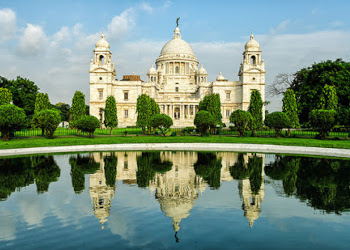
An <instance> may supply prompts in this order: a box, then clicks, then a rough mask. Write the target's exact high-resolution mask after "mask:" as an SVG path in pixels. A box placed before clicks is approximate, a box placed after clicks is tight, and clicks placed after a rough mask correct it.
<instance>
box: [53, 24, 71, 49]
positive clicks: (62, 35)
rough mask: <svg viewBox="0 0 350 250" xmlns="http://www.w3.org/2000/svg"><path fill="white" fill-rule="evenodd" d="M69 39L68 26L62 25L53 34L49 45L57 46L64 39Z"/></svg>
mask: <svg viewBox="0 0 350 250" xmlns="http://www.w3.org/2000/svg"><path fill="white" fill-rule="evenodd" d="M70 39H71V35H70V30H69V28H68V27H66V26H64V27H62V28H61V29H60V30H59V31H58V32H57V33H55V34H54V35H53V38H52V41H51V46H52V47H57V46H59V45H60V44H61V43H63V42H65V41H69V40H70Z"/></svg>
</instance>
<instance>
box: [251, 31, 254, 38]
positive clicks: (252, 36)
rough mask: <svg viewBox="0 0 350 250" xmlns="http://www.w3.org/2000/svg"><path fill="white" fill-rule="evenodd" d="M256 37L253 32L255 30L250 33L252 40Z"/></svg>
mask: <svg viewBox="0 0 350 250" xmlns="http://www.w3.org/2000/svg"><path fill="white" fill-rule="evenodd" d="M252 39H254V34H253V31H252V33H251V34H250V40H252Z"/></svg>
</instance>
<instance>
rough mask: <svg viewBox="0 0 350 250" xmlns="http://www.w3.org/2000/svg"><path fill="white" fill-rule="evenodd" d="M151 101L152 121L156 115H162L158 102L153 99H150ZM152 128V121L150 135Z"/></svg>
mask: <svg viewBox="0 0 350 250" xmlns="http://www.w3.org/2000/svg"><path fill="white" fill-rule="evenodd" d="M149 101H150V108H151V119H152V117H154V116H155V115H158V114H159V113H160V108H159V105H158V103H156V101H155V100H154V99H153V98H150V99H149ZM151 127H152V125H151V120H150V123H149V126H148V133H150V132H151ZM153 129H154V130H155V129H156V128H153ZM154 132H155V131H154Z"/></svg>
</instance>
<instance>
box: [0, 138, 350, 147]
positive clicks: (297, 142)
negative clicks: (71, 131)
mask: <svg viewBox="0 0 350 250" xmlns="http://www.w3.org/2000/svg"><path fill="white" fill-rule="evenodd" d="M196 142H198V143H250V144H272V145H289V146H308V147H323V148H346V149H350V140H317V139H304V138H279V139H277V138H271V137H243V138H238V137H233V136H222V137H221V138H220V137H219V136H210V137H200V136H174V137H171V136H167V137H161V136H154V135H151V136H126V137H124V136H96V137H94V138H87V137H83V136H72V137H57V138H55V139H46V138H37V137H36V138H21V139H12V140H10V141H7V142H4V141H0V149H9V148H30V147H51V146H71V145H93V144H119V143H196ZM184 149H186V146H184ZM208 150H209V151H210V149H209V148H208Z"/></svg>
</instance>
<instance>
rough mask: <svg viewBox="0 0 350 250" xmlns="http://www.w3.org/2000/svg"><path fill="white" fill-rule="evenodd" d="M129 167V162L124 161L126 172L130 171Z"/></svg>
mask: <svg viewBox="0 0 350 250" xmlns="http://www.w3.org/2000/svg"><path fill="white" fill-rule="evenodd" d="M128 168H129V166H128V161H127V160H125V161H124V170H128Z"/></svg>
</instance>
